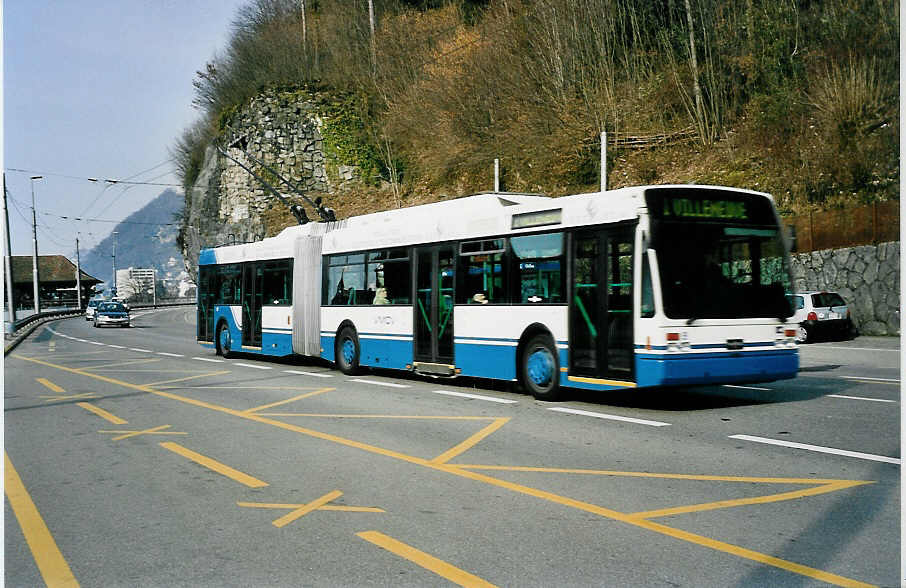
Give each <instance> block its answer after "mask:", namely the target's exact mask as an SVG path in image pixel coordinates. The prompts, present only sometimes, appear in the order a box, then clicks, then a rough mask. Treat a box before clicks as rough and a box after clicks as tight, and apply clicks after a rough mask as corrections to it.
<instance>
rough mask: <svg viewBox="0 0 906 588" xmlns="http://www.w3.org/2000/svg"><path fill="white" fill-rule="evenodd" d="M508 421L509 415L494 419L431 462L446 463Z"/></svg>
mask: <svg viewBox="0 0 906 588" xmlns="http://www.w3.org/2000/svg"><path fill="white" fill-rule="evenodd" d="M509 421H510V418H509V417H504V418H499V419H495V420H494V422H493V423H491V424H490V425H488V426H487V427H485V428H483V429H482V430H480V431H478V432H477V433H475V434H474V435H472V436H471V437H469V438H468V439H466V440H465V441H463V442H462V443H460V444H459V445H456V446H455V447H451V448H450V449H448V450H446V451H444V452H443V453H441V454H440V455H438V456H437V457H435V458H434V459H432V460H431V463H447V462H448V461H450V460H451V459H453V458H454V457H456V456H457V455H460V454H461V453H465V452H466V451H468V450H469V449H471V448H472V447H474V446H475V445H477V444H478V443H479V442H480V441H481V440H482V439H484V438H485V437H487V436H488V435H490V434H491V433H493V432H494V431H496V430H497V429H499V428H500V427H502V426H503V425H505V424H507V423H508V422H509Z"/></svg>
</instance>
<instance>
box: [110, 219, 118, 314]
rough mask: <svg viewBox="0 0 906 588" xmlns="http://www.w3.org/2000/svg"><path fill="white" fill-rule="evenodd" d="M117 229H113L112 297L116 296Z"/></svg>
mask: <svg viewBox="0 0 906 588" xmlns="http://www.w3.org/2000/svg"><path fill="white" fill-rule="evenodd" d="M116 233H117V232H116V231H113V279H112V281H111V284H112V286H111V287H110V292H111V296H110V297H111V298H113V297H114V296H116Z"/></svg>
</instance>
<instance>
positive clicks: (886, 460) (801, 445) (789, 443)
mask: <svg viewBox="0 0 906 588" xmlns="http://www.w3.org/2000/svg"><path fill="white" fill-rule="evenodd" d="M730 439H740V440H742V441H752V442H754V443H765V444H767V445H779V446H781V447H791V448H793V449H805V450H806V451H815V452H817V453H830V454H833V455H842V456H844V457H855V458H858V459H867V460H869V461H882V462H884V463H892V464H896V465H899V464H900V460H899V458H896V457H886V456H883V455H874V454H872V453H862V452H859V451H848V450H846V449H834V448H833V447H822V446H820V445H808V444H806V443H793V442H792V441H780V440H778V439H768V438H766V437H753V436H752V435H730Z"/></svg>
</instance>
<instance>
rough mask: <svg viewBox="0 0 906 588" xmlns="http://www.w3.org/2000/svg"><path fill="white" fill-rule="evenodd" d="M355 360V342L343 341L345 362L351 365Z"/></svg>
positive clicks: (350, 340)
mask: <svg viewBox="0 0 906 588" xmlns="http://www.w3.org/2000/svg"><path fill="white" fill-rule="evenodd" d="M354 358H355V342H354V341H353V340H352V339H344V340H343V360H344V361H345V362H346V363H347V364H351V363H352V360H353V359H354Z"/></svg>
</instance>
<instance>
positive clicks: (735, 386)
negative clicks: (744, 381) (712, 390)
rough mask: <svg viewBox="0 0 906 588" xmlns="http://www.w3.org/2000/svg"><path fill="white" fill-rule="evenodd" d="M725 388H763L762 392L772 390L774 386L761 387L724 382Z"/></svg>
mask: <svg viewBox="0 0 906 588" xmlns="http://www.w3.org/2000/svg"><path fill="white" fill-rule="evenodd" d="M723 387H724V388H742V389H743V390H761V391H762V392H770V391H771V390H772V388H759V387H758V386H737V385H736V384H724V385H723Z"/></svg>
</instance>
